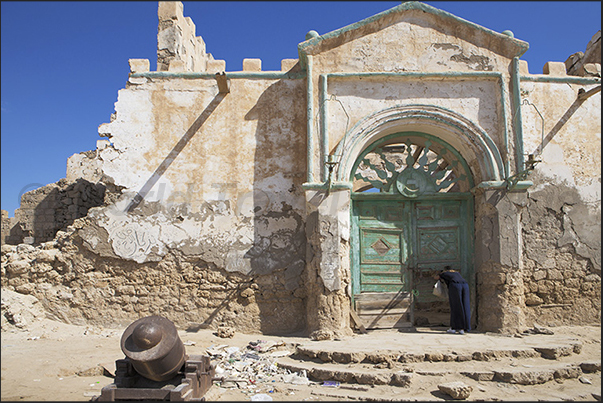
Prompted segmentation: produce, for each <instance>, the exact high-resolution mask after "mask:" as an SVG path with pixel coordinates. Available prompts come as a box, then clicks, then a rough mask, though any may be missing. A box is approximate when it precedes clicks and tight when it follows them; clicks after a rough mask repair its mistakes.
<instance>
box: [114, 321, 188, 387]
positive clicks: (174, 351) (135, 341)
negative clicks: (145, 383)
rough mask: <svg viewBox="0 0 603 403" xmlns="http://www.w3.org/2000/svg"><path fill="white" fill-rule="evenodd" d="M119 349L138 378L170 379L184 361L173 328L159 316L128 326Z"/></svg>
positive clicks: (170, 323) (184, 357) (171, 324)
mask: <svg viewBox="0 0 603 403" xmlns="http://www.w3.org/2000/svg"><path fill="white" fill-rule="evenodd" d="M121 350H122V351H123V352H124V354H125V355H126V357H128V358H129V359H130V361H131V362H132V366H133V367H134V369H135V370H136V371H137V372H138V373H139V374H140V375H142V376H144V377H145V378H148V379H151V380H153V381H165V380H168V379H171V378H172V377H173V376H174V375H175V374H176V373H177V372H178V371H179V370H180V368H182V365H183V364H184V361H185V360H186V354H185V350H184V344H182V340H180V337H178V331H177V330H176V326H174V324H173V323H172V322H171V321H170V320H168V319H166V318H164V317H161V316H147V317H144V318H141V319H138V320H137V321H135V322H133V323H132V324H130V326H128V327H127V328H126V330H125V331H124V333H123V335H122V336H121Z"/></svg>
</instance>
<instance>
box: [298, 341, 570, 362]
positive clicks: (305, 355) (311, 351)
mask: <svg viewBox="0 0 603 403" xmlns="http://www.w3.org/2000/svg"><path fill="white" fill-rule="evenodd" d="M581 351H582V343H580V342H574V343H568V344H567V345H557V346H542V347H538V346H535V347H523V348H506V349H487V350H483V351H471V350H465V351H462V350H459V349H454V350H452V349H447V348H440V349H439V351H429V352H406V351H399V350H398V351H397V350H377V351H359V350H355V351H350V350H345V349H330V350H326V349H324V348H318V347H305V346H298V347H297V349H296V353H295V356H296V357H298V358H299V359H310V360H312V359H320V360H321V361H322V362H334V363H339V364H350V363H361V362H370V363H374V364H378V363H381V362H390V361H394V362H402V363H413V362H423V361H429V362H440V361H444V362H449V361H472V360H473V361H492V360H497V359H501V358H506V357H514V358H535V357H542V358H546V359H550V360H556V359H558V358H560V357H565V356H570V355H572V354H580V352H581Z"/></svg>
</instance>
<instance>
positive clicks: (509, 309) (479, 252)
mask: <svg viewBox="0 0 603 403" xmlns="http://www.w3.org/2000/svg"><path fill="white" fill-rule="evenodd" d="M526 201H527V199H526V193H525V191H520V192H507V191H506V189H496V190H486V191H481V192H479V193H478V194H476V196H475V205H476V211H475V213H476V227H475V230H476V242H475V266H476V277H477V315H478V330H481V331H496V332H503V333H514V332H517V331H520V330H523V329H525V325H526V324H525V313H524V308H525V291H524V284H523V273H522V268H523V262H522V252H523V251H522V240H521V210H522V208H523V207H524V206H525V205H526Z"/></svg>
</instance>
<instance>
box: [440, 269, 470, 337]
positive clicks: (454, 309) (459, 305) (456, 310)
mask: <svg viewBox="0 0 603 403" xmlns="http://www.w3.org/2000/svg"><path fill="white" fill-rule="evenodd" d="M445 269H446V270H444V271H442V272H440V274H436V275H435V277H434V278H435V279H436V280H442V281H443V282H444V283H445V284H446V286H447V287H448V302H449V303H450V329H448V330H447V332H448V333H459V334H465V332H468V331H469V330H471V306H470V305H469V284H468V283H467V281H466V280H465V279H464V278H463V277H462V276H461V274H460V273H459V272H458V271H456V270H453V269H452V268H451V267H450V266H446V267H445Z"/></svg>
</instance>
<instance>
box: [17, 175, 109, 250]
mask: <svg viewBox="0 0 603 403" xmlns="http://www.w3.org/2000/svg"><path fill="white" fill-rule="evenodd" d="M104 199H105V185H104V184H102V183H96V184H95V183H92V182H89V181H87V180H85V179H77V180H76V181H75V182H71V183H68V182H67V180H66V179H61V180H60V181H58V182H57V183H52V184H49V185H46V186H43V187H41V188H38V189H35V190H32V191H30V192H27V193H25V194H23V196H21V206H20V207H19V209H18V210H16V211H15V217H16V218H17V219H18V221H19V224H18V225H15V226H14V227H13V228H12V230H11V234H10V239H11V241H12V242H10V243H13V242H14V244H18V243H22V242H25V243H33V244H40V243H43V242H48V241H52V240H53V239H54V237H55V235H56V234H57V232H58V231H60V230H65V229H66V228H67V227H68V226H69V225H71V224H73V222H74V221H75V220H76V219H78V218H81V217H85V216H86V215H87V214H88V209H90V208H92V207H98V206H102V205H103V204H104Z"/></svg>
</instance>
